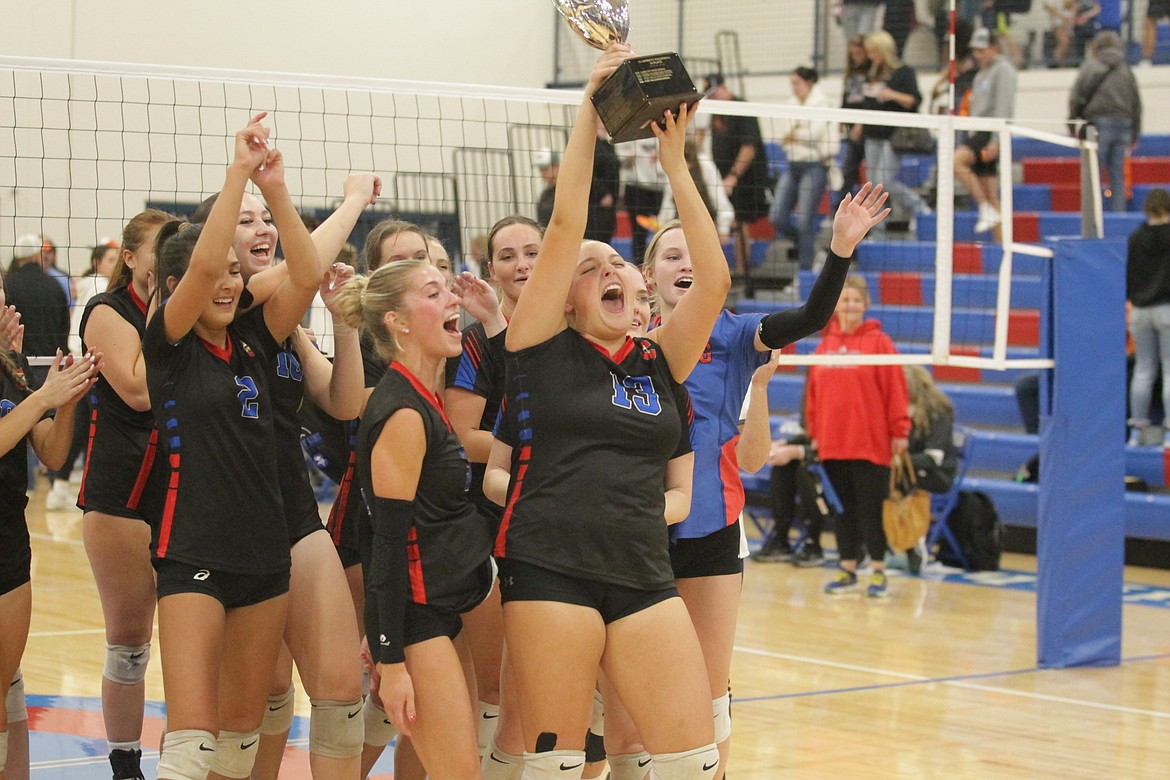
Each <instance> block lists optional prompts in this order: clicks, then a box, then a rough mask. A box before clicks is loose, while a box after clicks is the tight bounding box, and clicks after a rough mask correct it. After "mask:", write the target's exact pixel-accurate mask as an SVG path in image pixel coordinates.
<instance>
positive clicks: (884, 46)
mask: <svg viewBox="0 0 1170 780" xmlns="http://www.w3.org/2000/svg"><path fill="white" fill-rule="evenodd" d="M865 45H866V46H872V47H873V48H875V49H877V50H878V51H879V52H881V55H882V61H881V64H878V63H876V62H874V63H871V64H870V68H869V75H870V78H877V79H884V78H886V77H888V76H889V75H890V74H891V73H893V72H894V71H895V70H897V69H898V68H900V67H902V60H900V59H899V58H898V47H897V46H895V45H894V37H893V36H892V35H890V34H889V33H888V32H886V31H885V30H878V31H877V32H872V33H870V34H869V35H867V36H865Z"/></svg>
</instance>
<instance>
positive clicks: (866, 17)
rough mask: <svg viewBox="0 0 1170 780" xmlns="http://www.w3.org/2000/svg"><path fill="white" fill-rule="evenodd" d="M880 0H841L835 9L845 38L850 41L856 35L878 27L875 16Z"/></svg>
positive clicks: (866, 33)
mask: <svg viewBox="0 0 1170 780" xmlns="http://www.w3.org/2000/svg"><path fill="white" fill-rule="evenodd" d="M881 4H882V0H841V2H840V4H839V5H838V7H837V8H836V9H834V10H835V11H838V12H839V14H840V15H839V16H838V17H837V19H838V21H839V22H840V23H841V31H842V32H843V33H845V40H847V41H851V40H853V39H854V38H856V37H857V36H858V35H869V34H870V33H871V32H874V31H875V30H877V29H878V24H877V16H878V10H880V8H881Z"/></svg>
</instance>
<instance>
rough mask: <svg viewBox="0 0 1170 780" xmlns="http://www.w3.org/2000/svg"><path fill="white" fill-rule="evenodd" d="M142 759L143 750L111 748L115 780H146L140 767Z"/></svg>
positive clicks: (111, 763)
mask: <svg viewBox="0 0 1170 780" xmlns="http://www.w3.org/2000/svg"><path fill="white" fill-rule="evenodd" d="M141 761H142V751H141V750H111V751H110V767H111V768H112V769H113V770H114V780H145V778H144V777H143V776H142V769H141V767H139V763H140V762H141Z"/></svg>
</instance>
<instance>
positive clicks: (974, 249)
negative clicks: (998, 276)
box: [953, 241, 983, 274]
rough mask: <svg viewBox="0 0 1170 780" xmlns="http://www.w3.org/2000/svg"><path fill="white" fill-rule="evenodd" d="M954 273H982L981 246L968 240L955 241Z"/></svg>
mask: <svg viewBox="0 0 1170 780" xmlns="http://www.w3.org/2000/svg"><path fill="white" fill-rule="evenodd" d="M953 254H954V266H953V270H954V273H957V274H981V273H983V247H982V245H980V244H973V243H970V242H958V241H957V242H955V249H954V253H953Z"/></svg>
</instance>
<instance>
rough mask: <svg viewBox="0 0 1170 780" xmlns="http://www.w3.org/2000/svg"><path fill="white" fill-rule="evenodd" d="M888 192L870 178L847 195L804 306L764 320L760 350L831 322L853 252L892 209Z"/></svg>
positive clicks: (758, 342)
mask: <svg viewBox="0 0 1170 780" xmlns="http://www.w3.org/2000/svg"><path fill="white" fill-rule="evenodd" d="M887 195H888V193H885V192H882V185H880V184H879V185H877V186H876V187H875V186H873V185H872V184H871V183H870V182H866V183H865V184H864V185H863V186H862V188H861V190H860V191H859V192H858V193H857V195H856V196H853V195H849V194H846V195H845V198H844V200H842V201H841V203H840V205H839V206H838V207H837V214H836V215H835V216H834V217H833V238H832V241H830V243H829V256H828V257H827V258H826V259H825V267H824V268H822V269H821V273H820V275H819V276H817V280H816V282H814V283H813V286H812V289H811V290H810V291H809V294H808V298H807V299H806V300H805V302H804V304H803V305H802V306H799V307H797V308H795V309H785V310H784V311H777V312H772V313H771V314H769V315H768V316H767V317H764V319H763V320H761V322H760V328H759V330H757V331H756V349H757V350H760V351H761V352H762V351H764V350H767V349H780V348H781V347H783V346H785V345H787V344H791V343H792V342H794V341H799V340H800V339H802V338H804V337H806V336H811V335H812V334H814V333H816V332H817V331H819V330H820V329H821V328H823V327H825V326H826V325H828V324H829V319H830V318H831V317H832V316H833V310H834V309H835V308H836V307H837V300H838V299H839V298H840V297H841V288H842V287H844V286H845V277H846V276H848V274H849V262H850V260H852V259H853V252H854V251H855V250H856V249H857V245H858V244H859V243H861V239H863V238H865V234H866V233H868V232H869V230H870V228H872V227H873V226H874V225H876V224H877V223H879V222H881V221H882V220H883V219H885V218H886V215H888V214H889V213H890V210H889V209H888V208H885V204H886V197H887Z"/></svg>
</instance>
